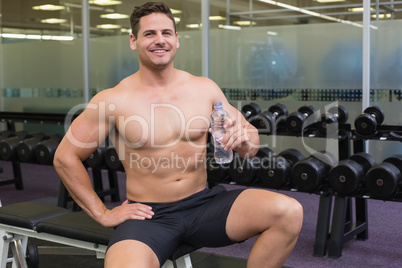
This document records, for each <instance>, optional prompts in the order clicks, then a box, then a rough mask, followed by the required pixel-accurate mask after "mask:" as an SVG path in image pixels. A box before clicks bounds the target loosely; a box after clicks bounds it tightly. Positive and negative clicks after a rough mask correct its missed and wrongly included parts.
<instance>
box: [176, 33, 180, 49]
mask: <svg viewBox="0 0 402 268" xmlns="http://www.w3.org/2000/svg"><path fill="white" fill-rule="evenodd" d="M176 41H177V42H176V48H179V47H180V43H179V34H178V33H177V32H176Z"/></svg>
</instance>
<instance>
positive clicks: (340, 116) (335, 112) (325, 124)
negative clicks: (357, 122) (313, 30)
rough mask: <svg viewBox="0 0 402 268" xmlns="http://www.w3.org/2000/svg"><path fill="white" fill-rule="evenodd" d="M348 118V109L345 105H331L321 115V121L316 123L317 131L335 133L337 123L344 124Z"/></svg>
mask: <svg viewBox="0 0 402 268" xmlns="http://www.w3.org/2000/svg"><path fill="white" fill-rule="evenodd" d="M348 119H349V113H348V110H346V108H345V107H343V106H341V105H339V106H333V107H331V108H329V109H328V112H327V113H326V114H323V115H321V121H320V123H319V124H318V131H319V132H321V133H323V134H326V133H335V132H337V130H338V127H339V124H344V123H346V121H348Z"/></svg>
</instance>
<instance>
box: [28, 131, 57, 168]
mask: <svg viewBox="0 0 402 268" xmlns="http://www.w3.org/2000/svg"><path fill="white" fill-rule="evenodd" d="M61 139H62V136H61V135H59V134H52V135H50V138H49V139H46V140H44V141H41V142H39V143H38V146H36V149H35V157H36V160H37V161H38V163H39V164H43V165H52V164H53V158H54V154H55V152H56V149H57V147H58V146H59V143H60V141H61Z"/></svg>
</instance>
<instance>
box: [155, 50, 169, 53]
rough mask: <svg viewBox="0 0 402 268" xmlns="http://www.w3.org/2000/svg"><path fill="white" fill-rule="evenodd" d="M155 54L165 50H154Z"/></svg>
mask: <svg viewBox="0 0 402 268" xmlns="http://www.w3.org/2000/svg"><path fill="white" fill-rule="evenodd" d="M154 52H156V53H161V52H166V50H154Z"/></svg>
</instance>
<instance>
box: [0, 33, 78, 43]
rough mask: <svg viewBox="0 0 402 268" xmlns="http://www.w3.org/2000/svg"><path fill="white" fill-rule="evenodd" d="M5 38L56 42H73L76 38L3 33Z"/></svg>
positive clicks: (2, 35)
mask: <svg viewBox="0 0 402 268" xmlns="http://www.w3.org/2000/svg"><path fill="white" fill-rule="evenodd" d="M1 37H3V38H13V39H31V40H40V39H42V40H55V41H72V40H74V37H72V36H69V35H40V34H11V33H3V34H1Z"/></svg>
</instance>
